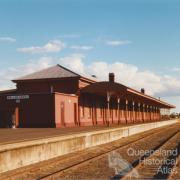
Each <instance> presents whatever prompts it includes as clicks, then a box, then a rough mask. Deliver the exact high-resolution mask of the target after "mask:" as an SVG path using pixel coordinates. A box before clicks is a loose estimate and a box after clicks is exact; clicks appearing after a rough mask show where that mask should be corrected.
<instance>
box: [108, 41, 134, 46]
mask: <svg viewBox="0 0 180 180" xmlns="http://www.w3.org/2000/svg"><path fill="white" fill-rule="evenodd" d="M131 43H132V42H131V41H128V40H110V41H106V45H109V46H122V45H126V44H131Z"/></svg>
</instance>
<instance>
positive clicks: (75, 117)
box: [74, 103, 80, 125]
mask: <svg viewBox="0 0 180 180" xmlns="http://www.w3.org/2000/svg"><path fill="white" fill-rule="evenodd" d="M74 124H75V125H80V124H79V123H78V121H77V103H74Z"/></svg>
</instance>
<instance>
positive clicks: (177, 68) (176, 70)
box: [172, 67, 180, 72]
mask: <svg viewBox="0 0 180 180" xmlns="http://www.w3.org/2000/svg"><path fill="white" fill-rule="evenodd" d="M172 71H174V72H180V67H174V68H172Z"/></svg>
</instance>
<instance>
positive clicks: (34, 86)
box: [0, 65, 175, 128]
mask: <svg viewBox="0 0 180 180" xmlns="http://www.w3.org/2000/svg"><path fill="white" fill-rule="evenodd" d="M107 79H108V75H107ZM13 82H14V83H16V89H12V90H7V91H2V92H0V128H6V127H17V128H30V127H33V128H39V127H42V128H44V127H49V128H51V127H55V128H61V127H75V126H97V125H107V126H109V125H112V124H128V123H143V122H150V121H160V120H163V119H165V118H169V117H168V115H167V113H165V114H163V115H162V114H161V112H162V109H164V111H167V112H168V111H169V110H170V109H171V108H175V106H173V105H171V104H168V103H166V102H163V101H161V100H159V99H157V98H154V97H152V96H148V95H146V93H145V90H144V89H141V90H140V91H137V90H134V89H132V88H129V87H127V86H125V85H122V84H120V83H117V82H115V75H114V73H109V79H108V80H107V81H97V80H96V79H93V78H89V77H86V76H82V75H80V74H78V73H75V72H73V71H71V70H69V69H67V68H65V67H63V66H60V65H56V66H53V67H50V68H47V69H44V70H41V71H39V72H35V73H33V74H30V75H27V76H24V77H21V78H18V79H15V80H13Z"/></svg>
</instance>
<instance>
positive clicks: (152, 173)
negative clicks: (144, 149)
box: [122, 131, 180, 180]
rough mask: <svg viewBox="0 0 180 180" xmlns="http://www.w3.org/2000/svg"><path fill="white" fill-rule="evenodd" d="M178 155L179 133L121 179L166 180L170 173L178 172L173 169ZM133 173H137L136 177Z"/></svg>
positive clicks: (179, 150)
mask: <svg viewBox="0 0 180 180" xmlns="http://www.w3.org/2000/svg"><path fill="white" fill-rule="evenodd" d="M179 154H180V131H178V132H177V133H175V134H174V135H173V136H172V137H170V138H169V139H168V140H167V142H165V143H163V144H161V146H160V147H159V148H157V149H156V150H155V151H154V152H153V153H152V154H151V155H150V156H147V157H143V159H141V160H142V161H141V162H139V163H138V164H137V166H136V167H135V168H134V169H133V170H131V171H130V172H129V173H127V174H126V175H125V176H124V177H122V179H123V180H128V179H132V178H133V179H147V178H148V179H167V178H168V177H169V176H170V175H171V173H172V172H174V173H175V174H176V175H177V173H178V171H177V169H176V170H175V169H174V168H173V167H174V166H175V165H176V159H177V158H178V156H179ZM173 170H174V171H173ZM134 172H137V173H138V175H137V177H134V176H133V173H134ZM179 173H180V172H179Z"/></svg>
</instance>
